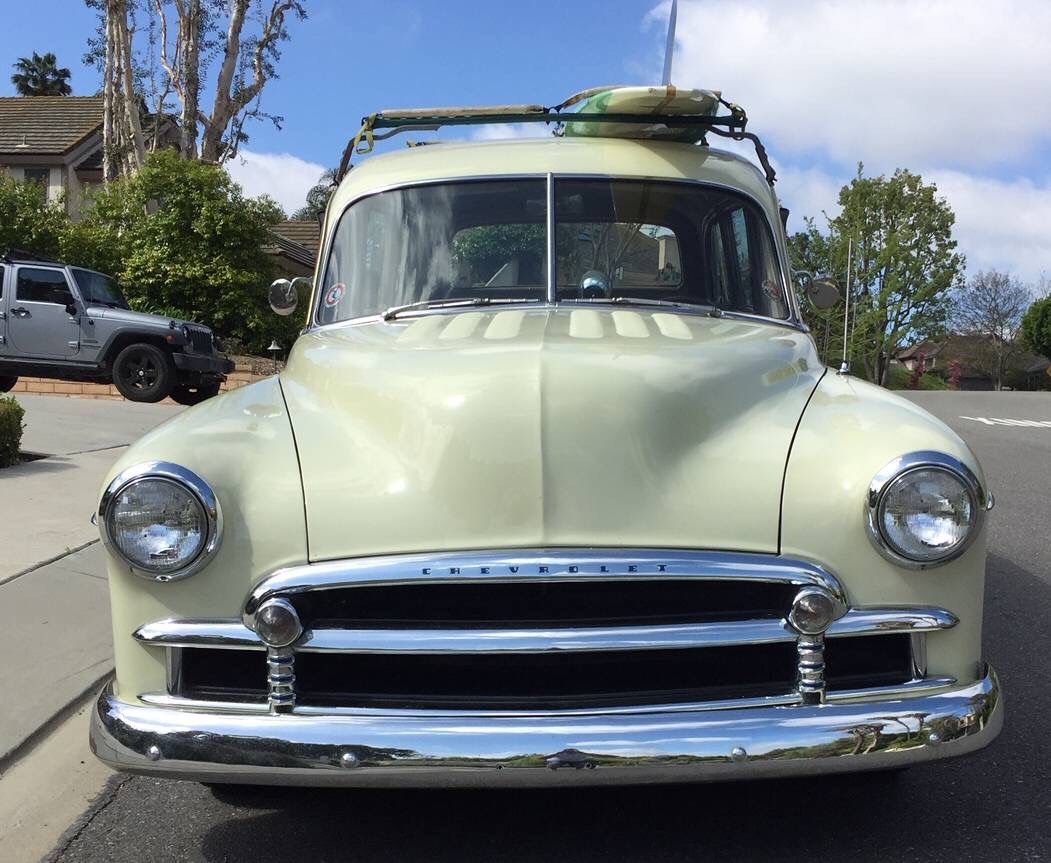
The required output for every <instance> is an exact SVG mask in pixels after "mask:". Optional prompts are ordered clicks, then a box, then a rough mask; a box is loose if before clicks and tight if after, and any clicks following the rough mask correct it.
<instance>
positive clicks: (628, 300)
mask: <svg viewBox="0 0 1051 863" xmlns="http://www.w3.org/2000/svg"><path fill="white" fill-rule="evenodd" d="M563 302H565V303H613V304H616V305H626V306H665V307H667V308H673V309H708V310H710V311H713V312H714V311H716V309H715V307H714V306H711V305H709V304H708V303H688V302H685V301H683V300H655V299H652V298H650V297H573V298H572V299H567V300H563Z"/></svg>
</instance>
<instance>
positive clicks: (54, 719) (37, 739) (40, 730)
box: [0, 659, 113, 779]
mask: <svg viewBox="0 0 1051 863" xmlns="http://www.w3.org/2000/svg"><path fill="white" fill-rule="evenodd" d="M112 675H113V661H112V659H111V660H110V663H109V665H108V666H107V667H106V671H105V672H103V673H102V674H101V675H99V677H98V678H96V679H95V680H92V681H91V683H89V684H88V685H87V686H85V687H84V689H82V690H81V691H80V692H79V693H78V694H77V695H75V696H74V697H73V698H71V699H70V700H69V701H68V702H67V703H66V704H65V705H64V706H62V707H60V708H59V709H58V710H56V711H55V712H54V713H53V714H51V716H49V717H48V718H47V719H45V720H44V721H43V722H42V723H41V724H40V725H39V726H37V729H36V730H35V731H33V732H31V733H30V734H29V736H28V737H26V738H25V739H23V740H22V741H21V742H19V743H16V744H15V745H14V746H13V747H11V749H9V750H8V751H7V752H3V753H0V779H3V777H4V774H6V773H7V771H8V770H10V769H11V768H12V767H13V766H14V765H15V764H16V763H17V762H18V761H21V760H22V759H23V758H25V756H27V755H28V754H29V753H30V752H32V751H33V749H35V748H36V746H37V745H38V744H39V743H41V742H42V741H43V740H44V738H46V737H47V736H48V734H50V733H51V732H52V731H53V730H54V729H55V728H56V727H57V726H59V725H60V724H61V723H62V722H64V721H65V720H66V719H67V718H69V716H71V715H72V714H73V713H74V712H76V711H77V710H78V709H79V708H80V707H81V705H82V704H83V703H84V702H85V701H87V700H88V699H90V698H94V696H95V693H97V692H98V690H99V689H100V688H101V687H102V684H103V683H105V682H106V681H107V680H109V678H110V677H111V676H112ZM84 733H85V734H87V729H86V728H85V729H84Z"/></svg>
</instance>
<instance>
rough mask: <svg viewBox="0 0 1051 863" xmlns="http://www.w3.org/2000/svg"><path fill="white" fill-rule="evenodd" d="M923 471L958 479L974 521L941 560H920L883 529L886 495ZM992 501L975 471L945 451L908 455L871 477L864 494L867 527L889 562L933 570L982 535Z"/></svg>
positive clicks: (958, 555)
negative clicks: (900, 482) (898, 483)
mask: <svg viewBox="0 0 1051 863" xmlns="http://www.w3.org/2000/svg"><path fill="white" fill-rule="evenodd" d="M920 470H933V471H941V472H943V473H946V474H949V475H950V476H952V477H953V478H954V479H955V480H957V481H958V482H959V483H960V484H961V485H962V486H963V488H964V489H965V491H966V492H967V495H968V496H969V497H970V501H971V511H972V512H973V513H974V518H973V520H972V523H971V528H970V531H969V532H968V534H967V536H966V538H965V539H964V540H963V541H962V542H960V543H957V545H955V546H953V547H952V548H951V549H950V550H949V551H947V552H946V553H945V554H943V555H942V556H940V557H936V558H924V559H918V558H914V557H910V556H908V555H907V554H905V553H904V552H902V551H901V550H900V549H898V548H897V547H895V545H894V543H892V542H891V541H890V539H889V538H888V537H887V535H886V531H885V530H884V526H883V502H884V500H885V498H886V495H887V492H888V491H889V490H890V489H891V488H892V487H893V486H894V485H895V484H896V483H897V482H898V481H899V480H901V479H903V478H904V477H907V476H908V475H909V474H911V473H915V472H916V471H920ZM992 506H993V498H992V495H990V494H989V493H988V492H986V490H985V489H984V488H982V484H981V482H980V481H979V480H978V477H977V476H975V474H974V472H973V471H972V470H971V469H970V468H969V467H968V466H967V465H966V464H964V463H963V462H962V461H960V460H959V459H958V458H955V457H954V456H951V455H948V454H947V453H943V452H935V451H929V450H924V451H920V452H912V453H907V454H905V455H903V456H900V457H899V458H896V459H894V461H892V462H890V463H889V464H886V465H884V467H883V468H882V469H881V470H880V471H879V472H878V473H877V474H876V476H874V477H873V478H872V482H871V483H869V488H868V493H867V494H866V495H865V526H866V528H867V532H868V535H869V539H871V540H872V544H873V545H874V546H875V547H876V550H877V551H879V553H880V554H881V555H883V556H884V557H885V558H886V559H887V560H889V561H891V562H893V563H896V564H898V565H899V566H902V567H905V568H907V569H932V568H933V567H936V566H942V565H943V564H946V563H949V562H950V561H952V560H956V559H957V558H958V557H960V556H961V555H962V554H963V553H964V552H965V551H967V549H968V548H970V547H971V545H972V543H973V542H974V541H975V539H977V538H978V534H980V533H981V529H982V522H983V520H984V517H985V513H986V512H987V511H988V510H990V509H992Z"/></svg>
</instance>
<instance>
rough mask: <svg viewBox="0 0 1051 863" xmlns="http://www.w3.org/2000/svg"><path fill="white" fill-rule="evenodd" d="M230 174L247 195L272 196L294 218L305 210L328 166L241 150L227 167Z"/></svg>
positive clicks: (291, 157) (294, 157) (296, 157)
mask: <svg viewBox="0 0 1051 863" xmlns="http://www.w3.org/2000/svg"><path fill="white" fill-rule="evenodd" d="M226 170H227V171H228V172H229V174H230V176H231V177H233V179H234V181H235V182H237V183H239V184H240V185H241V188H243V189H244V190H245V194H246V195H251V196H252V197H258V196H260V195H269V196H270V197H271V198H273V199H274V200H275V201H277V202H278V203H279V204H280V205H281V206H282V208H283V209H284V210H285V212H286V213H289V214H291V213H292V212H294V211H295V210H298V209H299V208H300V207H302V206H303V204H304V203H305V201H306V195H307V191H309V189H310V187H311V186H314V185H316V184H317V182H318V180H319V179H320V177H321V175H322V174H323V173H324V171H325V166H324V165H318V164H316V163H315V162H308V161H306V160H305V159H300V158H299V157H298V156H293V155H291V154H290V153H255V152H252V151H251V150H241V151H240V152H239V153H238V155H237V157H236V158H234V159H233V160H231V161H229V162H227V163H226Z"/></svg>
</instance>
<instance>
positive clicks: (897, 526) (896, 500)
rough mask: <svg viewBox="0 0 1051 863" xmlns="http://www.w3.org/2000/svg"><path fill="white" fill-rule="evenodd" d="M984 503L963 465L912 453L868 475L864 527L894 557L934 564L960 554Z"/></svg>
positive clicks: (910, 562) (937, 456)
mask: <svg viewBox="0 0 1051 863" xmlns="http://www.w3.org/2000/svg"><path fill="white" fill-rule="evenodd" d="M985 506H986V497H985V495H984V493H983V491H982V488H981V485H980V484H979V482H978V480H977V478H976V477H975V476H974V474H973V473H972V472H971V471H970V470H969V469H968V468H967V466H966V465H964V464H963V463H961V462H959V461H957V460H956V459H953V458H951V457H950V456H947V455H944V454H942V453H913V454H911V455H908V456H904V457H902V458H901V459H897V460H896V461H894V462H892V463H891V464H890V465H887V467H886V468H884V469H883V471H881V472H880V474H878V475H877V477H876V479H875V480H873V483H872V486H871V487H870V489H869V500H868V510H869V512H868V520H869V532H870V534H871V535H872V537H873V539H874V540H875V541H876V545H877V547H878V548H879V549H880V551H882V552H883V553H884V554H887V555H888V556H890V557H891V558H892V559H895V560H896V561H897V562H899V563H905V564H906V565H911V566H917V567H924V566H933V565H935V564H938V563H944V562H946V561H949V560H952V559H953V558H955V557H958V556H959V555H961V554H963V552H964V550H965V549H966V548H967V546H968V545H970V543H971V541H972V540H973V539H974V537H975V536H976V535H977V533H978V525H979V521H980V518H981V514H982V511H983V510H984V508H985Z"/></svg>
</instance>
